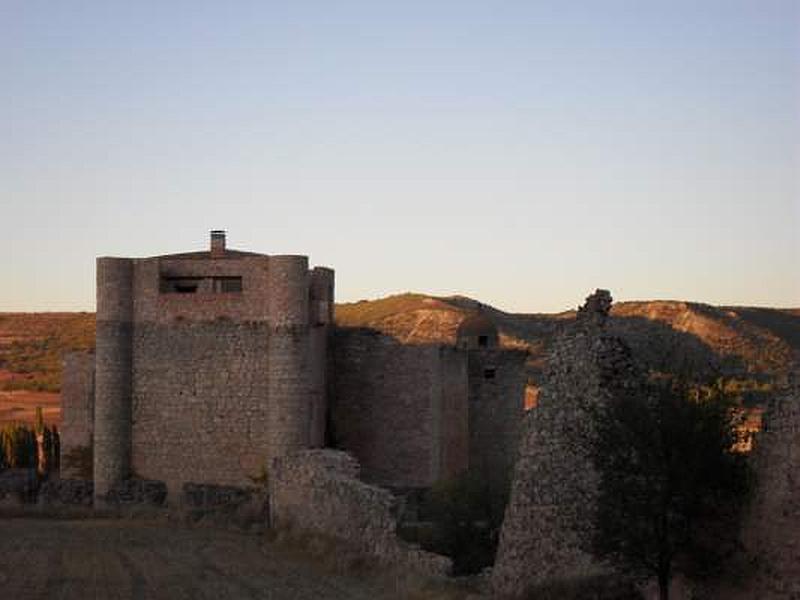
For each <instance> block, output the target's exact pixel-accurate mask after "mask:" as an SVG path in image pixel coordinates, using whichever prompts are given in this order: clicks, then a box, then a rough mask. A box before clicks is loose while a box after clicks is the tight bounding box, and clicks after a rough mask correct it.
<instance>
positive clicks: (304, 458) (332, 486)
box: [269, 450, 451, 577]
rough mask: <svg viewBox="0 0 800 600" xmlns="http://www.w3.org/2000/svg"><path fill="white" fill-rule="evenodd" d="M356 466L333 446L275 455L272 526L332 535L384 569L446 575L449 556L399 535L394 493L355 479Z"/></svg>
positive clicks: (271, 475)
mask: <svg viewBox="0 0 800 600" xmlns="http://www.w3.org/2000/svg"><path fill="white" fill-rule="evenodd" d="M359 470H360V468H359V464H358V461H356V459H355V458H353V457H352V456H351V455H349V454H347V453H345V452H340V451H336V450H308V451H303V452H298V453H295V454H291V455H288V456H284V457H279V458H276V459H274V460H273V462H272V463H271V466H270V470H269V496H270V519H271V524H272V526H273V527H274V528H278V529H289V530H294V531H298V532H306V533H312V534H318V535H321V536H325V537H329V538H334V539H336V540H337V541H338V542H341V543H342V544H343V545H344V546H346V547H348V548H349V549H350V550H352V551H354V552H357V553H359V554H361V555H364V556H367V557H370V558H373V559H375V560H377V561H378V562H379V563H380V564H382V565H383V566H386V567H390V568H395V567H399V568H404V569H411V570H416V571H419V572H421V573H424V574H427V575H431V576H437V577H443V576H445V575H447V573H448V572H449V570H450V567H451V563H450V560H449V559H448V558H446V557H444V556H439V555H436V554H432V553H430V552H425V551H423V550H421V549H419V548H417V547H415V546H411V545H408V544H406V543H405V542H403V541H401V540H399V539H398V537H397V535H396V527H397V523H396V521H395V517H394V515H393V512H394V505H395V499H394V496H392V494H391V493H390V492H389V491H387V490H384V489H382V488H379V487H376V486H373V485H368V484H366V483H364V482H362V481H359V480H358V479H357V477H358V475H359Z"/></svg>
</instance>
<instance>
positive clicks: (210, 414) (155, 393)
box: [61, 231, 526, 505]
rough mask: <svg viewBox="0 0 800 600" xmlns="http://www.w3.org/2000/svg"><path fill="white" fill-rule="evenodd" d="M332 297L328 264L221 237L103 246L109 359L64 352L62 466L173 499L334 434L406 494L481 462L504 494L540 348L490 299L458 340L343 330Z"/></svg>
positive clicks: (101, 338) (101, 347)
mask: <svg viewBox="0 0 800 600" xmlns="http://www.w3.org/2000/svg"><path fill="white" fill-rule="evenodd" d="M333 307H334V273H333V271H332V270H331V269H328V268H324V267H316V268H313V269H309V266H308V258H307V257H305V256H296V255H284V256H270V255H264V254H256V253H252V252H242V251H237V250H231V249H229V248H227V247H226V240H225V234H224V232H222V231H213V232H212V233H211V245H210V248H209V249H208V250H206V251H200V252H188V253H182V254H171V255H164V256H154V257H150V258H109V257H102V258H98V259H97V339H96V350H95V354H94V355H91V354H75V355H70V356H68V357H66V360H65V373H64V388H63V390H62V398H63V406H64V424H65V429H64V435H63V443H62V448H61V450H62V459H67V460H65V462H64V464H65V466H66V469H65V475H66V476H68V477H72V478H76V479H81V478H83V479H92V481H93V493H94V494H95V496H96V497H97V498H100V499H106V500H107V499H108V498H110V496H109V492H110V491H111V490H114V489H120V486H122V485H124V484H125V483H124V482H126V481H132V480H136V481H147V480H152V481H162V482H164V483H165V484H166V486H167V490H168V494H167V498H166V502H167V504H169V505H175V504H180V498H181V490H182V489H183V486H184V485H185V484H187V483H192V484H197V485H209V486H225V487H226V488H227V487H230V486H234V487H237V488H244V487H247V486H249V485H250V484H251V483H252V482H253V481H255V480H260V479H262V478H263V476H264V475H267V474H268V473H267V471H268V465H269V464H270V462H271V461H272V460H273V459H274V458H277V457H281V456H284V455H287V454H293V453H296V452H298V451H301V450H306V449H309V448H322V447H324V446H332V447H335V448H338V449H341V450H345V451H348V452H351V453H352V454H353V455H354V456H355V457H356V459H357V460H358V461H360V463H361V465H362V469H363V470H362V471H360V472H361V474H362V475H363V477H364V479H365V481H366V482H367V483H372V484H377V485H382V486H385V487H387V488H390V489H393V490H395V491H397V492H400V493H405V492H406V491H409V490H420V489H425V488H430V487H431V486H433V485H434V484H436V483H437V482H440V481H444V480H449V479H453V478H455V477H458V476H459V475H461V474H462V473H464V472H465V471H467V470H471V471H473V472H476V473H478V474H479V475H480V476H482V477H485V478H487V479H489V480H491V481H492V482H494V481H496V482H497V486H498V488H499V487H500V486H502V488H503V491H504V492H505V488H507V484H508V476H507V474H508V472H509V470H510V465H511V461H512V460H513V456H514V452H513V449H514V448H515V447H516V445H517V440H518V437H519V432H520V428H519V423H520V420H521V418H522V414H523V412H524V397H525V375H524V373H525V366H524V363H525V359H526V356H525V353H524V352H519V351H514V350H507V349H503V348H500V347H499V336H498V332H497V328H496V326H495V325H494V324H493V323H492V321H491V318H490V317H489V316H488V315H485V314H483V313H482V312H481V311H480V310H478V312H477V313H476V314H475V315H473V316H472V317H470V318H468V319H466V320H465V321H464V322H463V323H462V324H461V326H460V327H459V333H458V336H457V337H458V339H457V343H456V345H455V346H454V345H452V344H450V345H446V344H408V343H402V342H401V341H400V340H397V339H395V338H393V337H391V336H388V335H384V334H381V333H379V332H376V331H372V330H363V329H357V330H348V329H343V328H340V329H335V328H334V327H333ZM70 457H73V458H75V457H77V458H81V460H82V461H83V462H84V463H86V462H89V461H93V464H92V465H91V468H90V469H86V468H85V467H86V465H83V466H82V467H81V468H79V466H80V465H79V464H78V463H79V462H80V461H77V460H76V461H73V463H72V464H71V463H70V460H69V458H70ZM88 471H91V472H88ZM503 495H504V494H503Z"/></svg>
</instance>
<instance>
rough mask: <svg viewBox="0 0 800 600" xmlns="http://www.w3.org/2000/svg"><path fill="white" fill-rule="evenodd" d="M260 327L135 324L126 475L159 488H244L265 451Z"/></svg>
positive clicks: (264, 328)
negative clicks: (159, 484) (209, 485)
mask: <svg viewBox="0 0 800 600" xmlns="http://www.w3.org/2000/svg"><path fill="white" fill-rule="evenodd" d="M269 337H270V330H269V326H268V325H266V324H265V323H232V322H217V323H213V322H212V323H189V322H184V323H178V324H174V325H170V326H166V325H160V324H157V323H151V324H145V323H142V324H138V325H137V327H136V331H135V334H134V352H133V353H134V357H135V368H134V385H133V463H132V467H133V471H134V473H136V474H137V475H138V476H140V477H145V478H148V479H158V480H161V481H164V482H166V483H167V485H168V487H169V489H170V498H172V499H174V498H175V497H176V496H175V493H176V492H177V491H178V490H180V487H181V485H182V484H183V483H184V482H187V481H199V482H208V483H218V484H226V485H246V484H248V483H251V482H250V480H249V479H248V477H249V476H257V475H258V474H259V472H260V470H261V469H262V467H265V466H266V461H267V452H268V448H269V442H270V437H269V433H270V430H269V405H268V369H267V368H268V363H267V360H268V353H267V348H268V344H269Z"/></svg>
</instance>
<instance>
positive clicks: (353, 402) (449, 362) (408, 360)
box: [328, 327, 469, 488]
mask: <svg viewBox="0 0 800 600" xmlns="http://www.w3.org/2000/svg"><path fill="white" fill-rule="evenodd" d="M332 356H333V364H332V365H331V366H332V369H331V371H332V377H331V380H332V381H331V390H330V391H331V393H330V398H331V402H330V422H329V427H328V431H329V444H330V445H331V446H333V447H335V448H339V449H342V450H346V451H348V452H351V453H353V454H354V455H355V456H356V457H357V458H358V460H359V461H360V462H361V467H362V473H363V477H364V480H365V481H367V482H370V483H375V484H378V485H384V486H390V487H401V488H423V487H430V486H431V485H433V484H434V483H435V482H436V481H439V480H440V479H443V478H448V477H451V476H454V475H456V474H458V473H459V472H461V471H463V470H464V469H466V466H467V460H468V436H469V433H468V420H467V419H468V410H467V402H468V387H467V383H468V381H467V362H466V355H465V354H464V353H463V352H460V351H458V350H456V349H455V348H454V347H450V346H445V345H442V344H407V343H402V342H400V341H399V340H398V339H397V338H395V337H393V336H391V335H386V334H383V333H381V332H378V331H376V330H374V329H369V328H360V327H359V328H342V327H338V328H336V329H335V331H334V339H333V353H332Z"/></svg>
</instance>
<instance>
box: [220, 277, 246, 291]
mask: <svg viewBox="0 0 800 600" xmlns="http://www.w3.org/2000/svg"><path fill="white" fill-rule="evenodd" d="M213 290H214V292H216V293H230V292H241V291H242V278H241V277H214V281H213Z"/></svg>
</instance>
